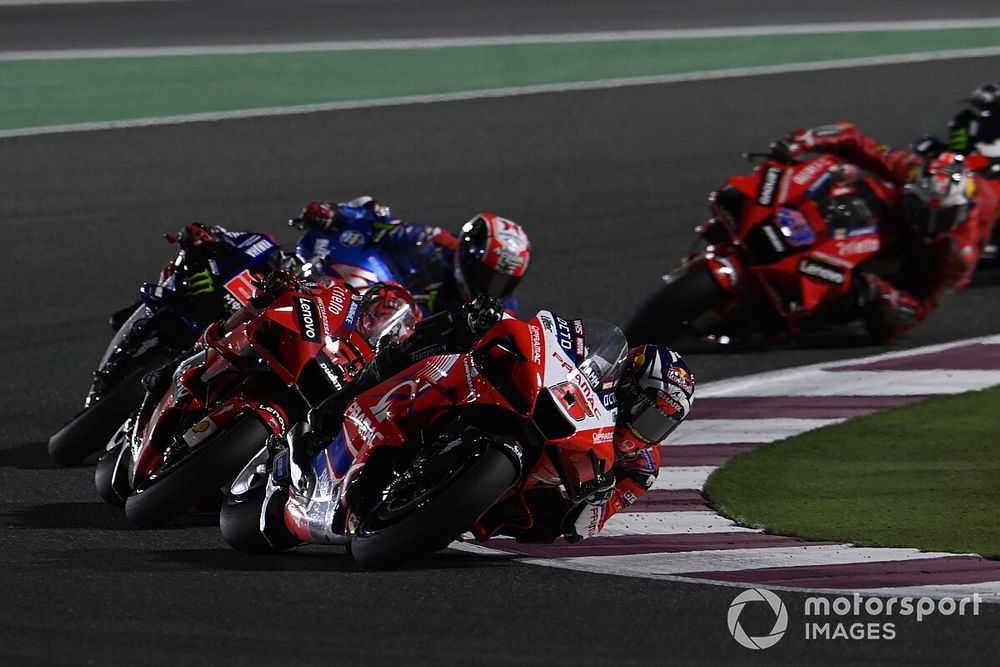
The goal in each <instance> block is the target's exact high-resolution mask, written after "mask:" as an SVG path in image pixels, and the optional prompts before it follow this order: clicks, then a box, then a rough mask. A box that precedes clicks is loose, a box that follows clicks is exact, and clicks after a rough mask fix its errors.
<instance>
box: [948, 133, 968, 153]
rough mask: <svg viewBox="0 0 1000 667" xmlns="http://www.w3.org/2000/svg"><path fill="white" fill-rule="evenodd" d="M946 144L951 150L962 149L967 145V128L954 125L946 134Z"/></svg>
mask: <svg viewBox="0 0 1000 667" xmlns="http://www.w3.org/2000/svg"><path fill="white" fill-rule="evenodd" d="M948 145H949V148H951V150H953V151H964V150H966V149H967V148H968V147H969V128H967V127H956V128H955V129H953V130H952V131H951V132H950V133H949V135H948Z"/></svg>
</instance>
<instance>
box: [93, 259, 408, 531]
mask: <svg viewBox="0 0 1000 667" xmlns="http://www.w3.org/2000/svg"><path fill="white" fill-rule="evenodd" d="M261 288H262V294H261V295H258V296H257V297H254V300H253V301H252V302H251V306H256V308H254V310H250V309H244V310H241V311H239V312H238V313H237V314H236V315H234V316H233V317H232V318H230V319H229V320H228V321H227V322H226V323H225V324H224V325H218V324H216V325H212V326H210V327H209V328H208V329H207V330H206V331H205V333H204V334H203V335H202V337H201V339H200V341H199V344H198V346H197V348H196V349H197V351H196V353H195V354H194V355H192V356H190V357H188V358H187V359H185V360H184V361H183V362H181V363H180V365H179V366H178V367H177V369H176V370H175V371H173V374H172V379H171V381H170V382H169V386H167V387H166V389H165V390H164V389H162V388H161V389H159V390H158V391H150V393H149V394H147V397H146V401H145V403H144V405H143V408H142V409H141V410H140V411H139V413H138V415H137V416H135V417H134V418H132V419H131V420H129V421H128V422H126V424H125V425H123V427H122V428H121V429H120V430H119V432H118V434H117V435H116V436H115V437H114V438H113V439H112V441H111V443H109V446H108V450H109V451H108V452H107V453H106V454H105V456H104V457H102V458H101V460H100V461H99V462H98V468H97V471H96V473H95V482H96V485H97V488H98V492H99V493H100V494H101V496H102V497H103V498H104V499H105V500H108V501H109V502H112V503H122V502H123V503H124V505H125V512H126V515H127V517H128V519H129V521H130V522H132V523H133V524H135V525H137V526H142V527H152V526H157V525H159V524H162V523H164V522H166V521H168V520H169V519H171V518H173V517H174V516H176V515H177V514H179V513H181V512H182V511H184V510H185V509H187V508H189V507H193V506H196V505H197V504H198V503H199V501H202V500H204V499H206V498H207V497H208V496H210V495H212V494H217V493H218V491H219V489H220V488H222V487H223V486H225V485H226V484H228V482H229V481H230V480H231V479H232V478H233V477H234V476H235V475H236V473H238V472H239V471H240V469H241V468H242V467H243V465H244V464H245V463H246V461H247V459H248V458H249V457H251V456H253V454H254V453H255V452H257V451H258V450H259V449H260V448H261V446H262V445H263V443H264V442H265V441H266V440H267V439H268V437H270V436H272V435H276V436H282V435H284V434H285V433H286V431H287V429H288V425H289V424H292V423H295V422H296V421H298V420H301V419H303V418H304V417H305V415H306V413H307V411H308V410H309V409H310V407H313V406H315V405H317V404H319V403H320V402H322V400H323V399H325V398H326V397H328V396H329V395H330V394H331V393H333V392H335V391H339V390H341V389H343V388H344V387H345V386H346V384H347V383H349V382H350V381H351V378H352V377H353V376H354V375H355V374H356V373H357V372H358V371H360V370H361V369H362V368H363V367H364V365H365V364H366V363H367V362H368V361H369V360H370V359H371V358H372V356H373V355H374V353H373V351H372V348H371V345H370V343H369V340H377V338H375V337H373V336H378V335H379V334H378V333H377V332H367V335H363V334H362V333H361V331H360V330H359V329H360V327H359V326H358V317H359V316H358V312H359V307H360V303H361V300H362V296H361V295H360V294H359V293H358V292H357V291H356V290H354V289H353V288H351V287H349V286H348V285H346V284H344V283H340V282H336V283H332V284H330V283H327V284H326V285H325V286H323V287H320V286H317V285H315V284H312V283H303V282H300V281H298V280H297V279H295V278H293V277H292V276H291V275H289V274H287V273H285V272H275V273H273V274H271V275H270V276H268V278H267V279H266V281H265V283H264V284H263V285H262V286H261ZM398 289H400V290H401V291H402V288H398ZM407 296H408V295H407ZM264 300H268V301H271V303H270V304H269V305H267V306H266V307H263V303H262V301H264ZM410 303H412V300H410ZM410 315H411V316H412V317H413V318H416V317H417V315H416V308H415V307H413V310H412V312H411V313H410Z"/></svg>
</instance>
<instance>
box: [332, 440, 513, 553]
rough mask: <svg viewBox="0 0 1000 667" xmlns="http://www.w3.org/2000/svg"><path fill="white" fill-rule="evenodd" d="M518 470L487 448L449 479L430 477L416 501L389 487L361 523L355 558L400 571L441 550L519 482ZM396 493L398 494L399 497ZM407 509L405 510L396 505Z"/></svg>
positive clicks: (353, 541)
mask: <svg viewBox="0 0 1000 667" xmlns="http://www.w3.org/2000/svg"><path fill="white" fill-rule="evenodd" d="M517 477H518V468H517V466H516V465H515V464H514V462H513V461H512V460H511V459H510V457H509V456H508V455H506V454H504V453H503V452H501V451H499V450H497V449H493V448H488V449H486V450H485V451H484V452H483V453H482V454H481V455H479V456H477V457H474V458H472V459H470V460H469V462H468V464H467V465H465V466H464V467H463V468H462V469H461V470H459V471H458V472H457V474H450V475H448V476H447V478H446V479H444V480H441V479H427V480H426V482H425V484H424V488H423V489H422V491H421V492H418V495H417V496H416V497H412V493H413V488H412V485H410V487H408V488H407V490H405V491H403V492H402V493H403V494H406V493H407V492H409V494H410V496H408V497H406V498H404V499H401V498H399V497H397V495H398V494H396V490H398V489H399V486H396V487H395V489H394V488H393V487H390V489H389V491H388V492H387V494H386V497H385V498H384V499H383V500H382V502H380V503H379V504H378V505H376V506H375V507H374V508H373V509H372V511H371V512H370V513H369V514H368V516H367V517H365V518H364V520H362V522H361V524H360V525H359V526H358V528H357V530H356V531H355V533H354V536H353V537H352V539H351V543H350V550H351V555H352V556H353V557H354V560H355V561H356V562H357V563H358V564H359V565H361V566H362V567H364V568H367V569H372V570H386V569H392V568H395V567H399V566H400V565H402V564H403V563H405V562H406V561H408V560H410V559H412V558H415V557H417V556H421V555H423V554H427V553H432V552H434V551H439V550H441V549H444V548H445V547H446V546H448V545H449V544H450V543H451V542H452V541H453V540H454V539H456V538H457V537H458V536H459V535H461V534H462V533H463V532H464V531H466V530H468V529H469V528H471V527H472V525H473V524H474V523H475V522H476V521H477V520H478V519H479V517H481V516H482V515H483V514H485V513H486V511H487V510H489V508H490V507H492V506H493V505H494V504H495V503H496V502H497V500H499V498H500V497H501V496H502V495H503V494H504V492H505V491H507V489H509V488H510V487H511V486H512V485H513V484H514V482H516V481H517ZM394 494H395V495H394ZM394 503H395V504H396V505H404V506H407V507H404V508H403V509H400V508H399V507H394Z"/></svg>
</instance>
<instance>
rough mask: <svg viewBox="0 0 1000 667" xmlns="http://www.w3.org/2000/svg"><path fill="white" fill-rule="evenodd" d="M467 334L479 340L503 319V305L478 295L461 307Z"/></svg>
mask: <svg viewBox="0 0 1000 667" xmlns="http://www.w3.org/2000/svg"><path fill="white" fill-rule="evenodd" d="M462 313H463V314H464V315H465V320H466V325H467V327H468V332H469V334H470V335H471V336H472V337H474V338H475V340H479V339H480V338H481V337H482V336H483V334H485V333H486V332H487V331H489V330H490V329H491V328H493V325H494V324H496V323H497V322H499V321H500V320H501V319H503V303H501V302H500V300H499V299H497V298H495V297H492V296H486V295H480V296H477V297H476V298H475V300H473V301H471V302H469V303H467V304H465V305H464V306H462Z"/></svg>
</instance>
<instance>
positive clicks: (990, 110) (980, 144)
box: [948, 83, 1000, 157]
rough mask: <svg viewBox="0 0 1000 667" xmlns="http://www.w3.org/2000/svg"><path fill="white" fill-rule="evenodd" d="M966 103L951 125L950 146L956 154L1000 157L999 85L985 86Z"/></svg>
mask: <svg viewBox="0 0 1000 667" xmlns="http://www.w3.org/2000/svg"><path fill="white" fill-rule="evenodd" d="M967 102H968V105H967V106H966V107H965V108H964V109H962V110H961V111H959V112H958V113H957V114H955V116H954V117H953V118H952V119H951V121H950V122H949V123H948V145H949V147H950V148H951V150H953V151H954V152H956V153H971V152H973V151H975V152H978V153H981V154H982V155H986V156H989V157H1000V85H998V84H996V83H987V84H983V85H982V86H980V87H979V88H976V89H975V90H974V91H972V96H971V97H970V98H969V99H968V100H967Z"/></svg>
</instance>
